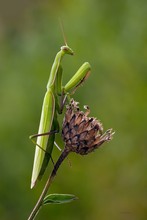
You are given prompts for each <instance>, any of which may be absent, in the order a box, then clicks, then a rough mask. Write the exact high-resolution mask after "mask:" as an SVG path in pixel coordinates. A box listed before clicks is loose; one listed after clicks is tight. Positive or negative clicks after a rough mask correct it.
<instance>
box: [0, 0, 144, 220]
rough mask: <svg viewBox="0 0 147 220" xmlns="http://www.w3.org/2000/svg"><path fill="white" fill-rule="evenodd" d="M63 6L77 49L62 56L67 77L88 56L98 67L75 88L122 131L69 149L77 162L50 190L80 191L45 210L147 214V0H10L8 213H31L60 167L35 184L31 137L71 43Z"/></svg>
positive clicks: (0, 43)
mask: <svg viewBox="0 0 147 220" xmlns="http://www.w3.org/2000/svg"><path fill="white" fill-rule="evenodd" d="M59 16H60V17H61V18H62V20H63V23H64V29H65V34H66V37H67V40H68V44H69V46H70V47H71V48H72V49H73V50H74V51H75V56H74V57H70V56H66V57H65V58H64V60H63V69H64V83H65V82H67V81H68V80H69V79H70V77H71V76H72V74H74V73H75V72H76V70H77V69H78V68H79V67H80V65H81V64H82V63H83V62H85V61H89V62H90V64H91V66H92V73H91V75H90V77H89V79H88V80H87V82H86V83H85V84H84V86H83V87H80V88H79V89H78V91H77V92H76V94H75V95H74V98H75V99H76V100H78V101H79V102H80V105H81V107H82V106H83V105H85V104H87V105H89V106H90V108H91V116H95V117H97V118H98V119H100V120H101V121H102V122H103V126H104V129H108V128H111V127H113V128H114V130H115V131H116V134H115V136H114V139H113V140H112V142H110V143H109V144H105V146H103V147H102V148H100V149H99V150H97V151H96V152H95V153H92V154H90V155H88V156H85V157H81V156H79V155H75V154H71V155H70V156H69V159H70V163H71V166H70V165H69V163H68V161H67V160H66V161H65V162H64V164H63V165H62V166H61V168H60V170H59V172H58V175H57V177H56V179H55V182H54V184H53V185H52V187H51V189H50V192H51V193H72V194H75V195H76V196H78V197H79V200H77V201H75V202H73V203H70V204H64V205H50V206H46V207H44V209H43V210H41V212H40V213H39V215H38V217H37V219H38V220H39V219H43V220H44V219H45V220H46V219H57V220H58V219H60V220H69V219H70V220H75V219H76V220H81V219H84V220H89V219H91V220H97V219H101V220H107V219H113V220H118V219H120V220H128V219H129V220H146V219H147V131H146V125H147V116H146V115H147V2H146V1H145V0H140V1H137V0H120V1H116V0H112V1H108V0H103V1H102V0H85V1H82V0H79V1H66V0H61V1H28V0H25V1H18V0H15V1H10V0H7V1H3V2H1V5H0V140H1V141H0V142H1V146H0V170H1V178H0V219H2V220H10V219H11V220H13V219H15V220H17V219H27V217H28V215H29V213H30V211H31V209H32V208H33V206H34V204H35V202H36V201H37V198H38V196H39V195H40V192H41V189H42V187H43V185H44V183H45V180H46V178H47V175H48V173H49V171H50V169H51V167H52V166H51V167H50V168H49V169H48V171H47V173H46V176H45V177H44V179H43V181H41V182H40V183H39V184H38V185H37V187H36V188H35V189H33V190H30V179H31V172H32V164H33V157H34V147H33V144H32V143H31V142H30V140H29V139H28V137H29V135H30V134H33V133H36V132H37V130H38V124H39V120H40V112H41V106H42V100H43V97H44V94H45V90H46V83H47V80H48V77H49V71H50V68H51V65H52V63H53V60H54V57H55V55H56V53H57V52H58V51H59V48H60V46H62V45H63V38H62V33H61V30H60V27H59V23H58V17H59ZM60 121H62V117H60ZM59 138H60V137H59V135H58V144H60V146H63V143H61V141H60V140H59ZM58 156H59V152H58V150H57V149H55V150H54V154H53V157H54V158H57V157H58Z"/></svg>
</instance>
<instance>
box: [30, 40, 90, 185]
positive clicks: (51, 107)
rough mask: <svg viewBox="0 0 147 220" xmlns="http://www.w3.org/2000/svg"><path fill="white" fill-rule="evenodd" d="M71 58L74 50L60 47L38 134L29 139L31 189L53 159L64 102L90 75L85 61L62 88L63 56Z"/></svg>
mask: <svg viewBox="0 0 147 220" xmlns="http://www.w3.org/2000/svg"><path fill="white" fill-rule="evenodd" d="M66 54H67V55H73V50H72V49H71V48H70V47H69V46H68V45H67V43H66V42H65V45H64V46H62V47H61V49H60V51H59V52H58V53H57V55H56V57H55V60H54V62H53V65H52V68H51V71H50V76H49V80H48V83H47V90H46V93H45V96H44V100H43V105H42V112H41V119H40V124H39V130H38V134H35V135H31V136H30V139H31V140H32V141H33V138H37V140H36V142H35V141H33V142H34V143H35V145H36V148H35V155H34V164H33V171H32V179H31V188H33V187H34V186H35V184H36V182H37V180H40V179H41V178H42V176H43V174H44V172H45V170H46V167H47V165H48V162H49V160H50V159H52V157H51V155H52V150H53V147H54V143H55V134H56V133H58V132H59V123H58V114H62V111H63V108H64V105H65V102H66V100H69V99H70V95H71V94H73V93H74V92H75V91H76V89H77V88H78V87H79V86H80V85H81V84H82V83H83V82H84V81H85V80H86V79H87V77H88V76H89V74H90V70H91V67H90V64H89V63H88V62H85V63H84V64H83V65H82V66H81V67H80V68H79V69H78V71H77V72H76V73H75V74H74V75H73V77H72V78H71V79H70V80H69V82H68V83H67V84H66V85H65V86H63V85H62V72H63V69H62V65H61V63H62V59H63V57H64V55H66Z"/></svg>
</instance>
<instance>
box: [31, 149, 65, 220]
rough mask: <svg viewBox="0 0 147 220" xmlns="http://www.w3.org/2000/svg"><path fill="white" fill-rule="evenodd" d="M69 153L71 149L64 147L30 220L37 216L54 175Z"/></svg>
mask: <svg viewBox="0 0 147 220" xmlns="http://www.w3.org/2000/svg"><path fill="white" fill-rule="evenodd" d="M68 154H69V151H67V150H66V148H65V149H64V151H63V152H62V153H61V155H60V157H59V158H58V160H57V162H56V164H55V166H54V168H53V170H52V173H51V175H50V176H49V178H48V180H47V182H46V184H45V186H44V188H43V191H42V193H41V195H40V197H39V199H38V201H37V203H36V205H35V207H34V209H33V210H32V212H31V214H30V216H29V218H28V220H33V219H35V217H36V216H37V214H38V212H39V210H40V208H41V206H42V203H43V200H44V197H45V196H46V194H47V191H48V189H49V187H50V185H51V183H52V181H53V179H54V177H55V176H56V173H57V170H58V168H59V167H60V165H61V163H62V162H63V160H64V159H65V158H66V157H67V156H68Z"/></svg>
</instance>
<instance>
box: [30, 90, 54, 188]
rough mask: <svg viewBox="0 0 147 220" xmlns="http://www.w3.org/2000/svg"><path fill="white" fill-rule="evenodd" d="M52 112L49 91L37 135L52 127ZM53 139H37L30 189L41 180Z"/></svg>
mask: <svg viewBox="0 0 147 220" xmlns="http://www.w3.org/2000/svg"><path fill="white" fill-rule="evenodd" d="M54 112H55V98H54V94H53V92H52V90H51V89H49V90H47V92H46V94H45V97H44V101H43V106H42V113H41V119H40V125H39V131H38V134H44V133H47V132H50V131H51V129H52V126H53V118H54ZM54 137H55V134H51V135H42V136H38V137H37V142H36V149H35V157H34V165H33V171H32V179H31V188H33V187H34V185H35V184H36V181H37V179H38V178H39V179H41V176H42V175H43V173H44V171H45V168H46V166H47V163H48V161H49V159H50V157H49V154H50V155H51V151H52V147H53V143H54ZM49 138H50V142H49V143H50V144H51V145H52V146H51V148H50V149H49V146H48V139H49ZM39 146H40V147H39ZM47 146H48V147H47ZM47 148H48V149H49V151H50V152H48V159H47V155H46V154H47V153H46V151H47ZM45 155H46V156H45Z"/></svg>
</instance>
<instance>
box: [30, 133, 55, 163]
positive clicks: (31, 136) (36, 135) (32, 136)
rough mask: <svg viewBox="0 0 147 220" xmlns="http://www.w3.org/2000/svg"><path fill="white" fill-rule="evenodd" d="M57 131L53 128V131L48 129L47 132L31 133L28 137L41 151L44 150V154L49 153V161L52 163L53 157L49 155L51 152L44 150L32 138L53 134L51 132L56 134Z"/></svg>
mask: <svg viewBox="0 0 147 220" xmlns="http://www.w3.org/2000/svg"><path fill="white" fill-rule="evenodd" d="M58 132H59V131H58V130H53V131H49V132H45V133H42V134H33V135H30V137H29V139H30V140H31V141H32V143H33V144H34V145H35V146H38V147H39V148H40V149H41V150H42V151H43V152H45V153H46V154H48V155H49V157H50V158H51V161H52V163H53V164H54V161H53V158H52V156H51V154H50V153H49V152H47V151H46V150H44V149H43V148H42V147H41V146H40V145H39V144H37V142H36V141H34V140H33V139H34V138H37V137H40V136H46V135H48V136H49V135H53V134H56V133H58Z"/></svg>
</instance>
